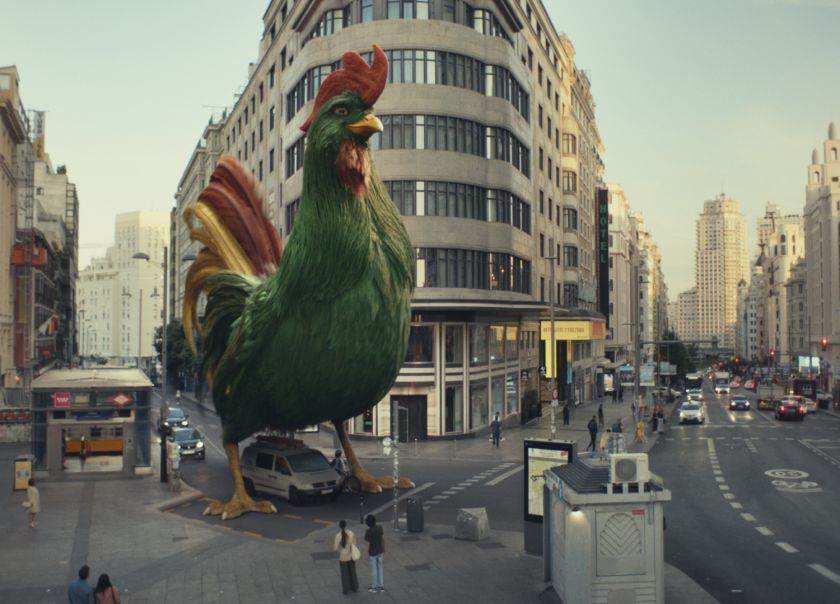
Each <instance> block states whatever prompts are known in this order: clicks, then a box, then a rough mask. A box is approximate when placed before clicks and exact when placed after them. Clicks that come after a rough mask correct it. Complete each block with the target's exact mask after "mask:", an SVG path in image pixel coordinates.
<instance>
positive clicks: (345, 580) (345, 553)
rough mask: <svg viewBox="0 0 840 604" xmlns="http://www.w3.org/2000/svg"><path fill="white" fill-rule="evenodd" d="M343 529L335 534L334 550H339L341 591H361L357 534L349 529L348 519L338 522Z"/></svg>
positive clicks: (359, 553)
mask: <svg viewBox="0 0 840 604" xmlns="http://www.w3.org/2000/svg"><path fill="white" fill-rule="evenodd" d="M338 526H339V528H340V529H341V530H339V531H338V534H337V535H336V536H335V543H334V544H333V551H337V552H338V565H339V567H340V569H341V593H343V594H345V595H346V594H347V592H349V591H353V592H356V591H359V577H358V575H357V574H356V560H358V559H359V558H360V557H361V552H360V551H359V548H358V547H356V535H354V534H353V531H351V530H348V529H347V521H346V520H342V521H341V522H339V523H338Z"/></svg>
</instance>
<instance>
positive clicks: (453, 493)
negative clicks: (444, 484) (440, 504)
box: [443, 491, 458, 495]
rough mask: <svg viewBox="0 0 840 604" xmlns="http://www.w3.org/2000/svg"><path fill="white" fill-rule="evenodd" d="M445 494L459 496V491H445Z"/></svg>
mask: <svg viewBox="0 0 840 604" xmlns="http://www.w3.org/2000/svg"><path fill="white" fill-rule="evenodd" d="M443 494H444V495H457V494H458V491H444V492H443Z"/></svg>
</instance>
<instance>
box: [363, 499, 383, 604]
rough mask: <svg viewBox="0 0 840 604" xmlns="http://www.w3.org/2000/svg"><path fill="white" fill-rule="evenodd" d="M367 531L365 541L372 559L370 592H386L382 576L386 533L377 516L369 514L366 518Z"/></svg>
mask: <svg viewBox="0 0 840 604" xmlns="http://www.w3.org/2000/svg"><path fill="white" fill-rule="evenodd" d="M365 524H366V525H367V527H368V528H367V530H366V531H365V541H367V542H368V557H369V558H370V574H371V579H370V587H369V588H368V591H370V592H377V591H385V581H384V577H383V576H382V555H383V554H384V553H385V532H384V531H383V530H382V525H381V524H376V516H374V515H373V514H368V515H367V517H366V518H365Z"/></svg>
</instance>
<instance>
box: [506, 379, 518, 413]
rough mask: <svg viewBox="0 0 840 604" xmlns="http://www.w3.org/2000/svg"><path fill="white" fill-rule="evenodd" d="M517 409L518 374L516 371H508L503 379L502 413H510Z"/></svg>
mask: <svg viewBox="0 0 840 604" xmlns="http://www.w3.org/2000/svg"><path fill="white" fill-rule="evenodd" d="M518 410H519V375H517V372H516V371H513V372H511V373H508V375H507V379H506V380H505V412H504V413H503V414H502V415H510V414H511V413H516V412H517V411H518Z"/></svg>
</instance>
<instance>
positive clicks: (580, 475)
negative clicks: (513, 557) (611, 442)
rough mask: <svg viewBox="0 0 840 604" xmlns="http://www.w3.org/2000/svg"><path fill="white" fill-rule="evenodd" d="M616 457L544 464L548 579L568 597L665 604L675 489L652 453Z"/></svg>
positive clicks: (571, 599)
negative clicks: (657, 469) (665, 482)
mask: <svg viewBox="0 0 840 604" xmlns="http://www.w3.org/2000/svg"><path fill="white" fill-rule="evenodd" d="M612 457H614V459H612V460H598V459H580V460H577V461H575V462H573V463H571V464H568V465H565V466H559V467H555V468H551V469H548V470H545V472H544V476H545V491H544V498H545V504H546V510H547V512H546V514H545V520H546V526H545V527H544V535H545V541H544V543H545V546H544V548H543V556H544V569H545V575H546V576H545V578H546V580H550V581H551V583H552V586H553V588H554V590H555V591H556V592H557V594H558V595H559V596H560V598H561V599H562V600H563V601H564V602H605V603H608V604H637V603H641V602H645V603H651V602H656V603H659V604H662V603H664V602H665V575H664V563H665V554H664V538H663V537H664V535H663V531H664V509H663V504H664V503H665V502H667V501H670V500H671V493H670V491H668V490H666V489H665V488H663V486H662V480H661V479H660V478H659V477H658V476H656V475H655V474H652V473H650V472H649V471H648V469H647V459H646V457H647V456H645V459H644V460H642V459H641V456H640V455H615V456H612ZM624 457H626V458H627V459H622V458H624ZM633 464H635V465H636V466H637V468H636V471H635V472H631V471H630V470H631V468H630V466H631V465H633ZM613 473H616V474H618V475H613ZM628 478H630V479H631V480H628ZM633 478H637V479H638V481H635V480H632V479H633Z"/></svg>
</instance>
